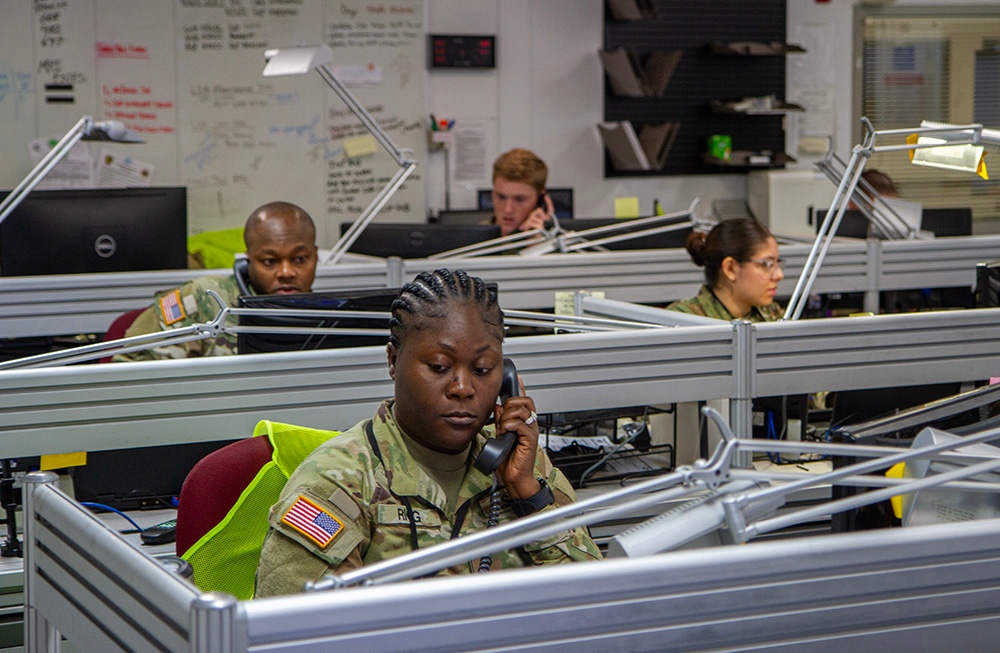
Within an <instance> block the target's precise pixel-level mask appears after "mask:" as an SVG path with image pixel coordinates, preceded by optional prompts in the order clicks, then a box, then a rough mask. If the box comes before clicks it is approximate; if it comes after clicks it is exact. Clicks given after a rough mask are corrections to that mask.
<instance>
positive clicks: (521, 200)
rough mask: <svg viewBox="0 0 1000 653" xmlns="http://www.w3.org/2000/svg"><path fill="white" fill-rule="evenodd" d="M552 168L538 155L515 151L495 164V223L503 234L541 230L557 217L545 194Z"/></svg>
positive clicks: (501, 156) (504, 154) (505, 155)
mask: <svg viewBox="0 0 1000 653" xmlns="http://www.w3.org/2000/svg"><path fill="white" fill-rule="evenodd" d="M548 174H549V169H548V167H547V166H546V165H545V162H544V161H542V160H541V159H539V158H538V157H537V156H536V155H535V154H534V152H531V151H529V150H525V149H522V148H515V149H513V150H510V151H509V152H504V153H503V154H501V155H500V157H499V158H498V159H497V160H496V161H495V162H494V163H493V222H494V224H498V225H500V235H502V236H509V235H510V234H512V233H514V232H517V231H528V230H530V229H540V228H542V227H544V226H545V223H546V222H548V221H550V220H551V219H552V218H551V216H552V215H554V214H555V206H554V205H553V204H552V198H551V197H549V196H548V195H547V194H546V192H545V181H546V178H547V177H548Z"/></svg>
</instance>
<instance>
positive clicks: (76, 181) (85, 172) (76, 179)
mask: <svg viewBox="0 0 1000 653" xmlns="http://www.w3.org/2000/svg"><path fill="white" fill-rule="evenodd" d="M56 143H58V140H57V139H55V138H36V139H35V140H33V141H31V143H29V144H28V150H29V152H30V154H31V165H32V166H37V165H38V164H39V163H41V161H42V159H44V158H45V156H46V155H47V154H48V153H49V152H50V151H52V148H53V147H55V145H56ZM93 187H94V157H92V156H91V155H90V150H89V149H88V148H87V144H86V143H80V142H78V143H77V144H76V145H74V146H73V147H72V149H70V151H69V152H68V153H67V154H66V155H65V156H64V157H63V158H62V160H61V161H59V163H57V164H56V165H55V166H54V167H53V168H52V169H51V170H50V171H49V173H48V174H47V175H45V177H44V178H42V180H41V181H40V182H38V184H37V185H36V186H35V188H37V189H38V190H45V189H48V190H60V189H69V188H93Z"/></svg>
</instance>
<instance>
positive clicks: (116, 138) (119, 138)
mask: <svg viewBox="0 0 1000 653" xmlns="http://www.w3.org/2000/svg"><path fill="white" fill-rule="evenodd" d="M80 140H84V141H113V142H116V143H145V142H146V141H144V140H142V139H141V138H139V135H138V134H136V133H135V132H133V131H131V130H130V129H127V128H126V127H125V125H123V124H122V123H120V122H118V121H117V120H105V121H102V122H95V123H92V124H91V125H90V127H89V128H88V129H87V130H86V131H85V132H84V134H83V137H82V138H81V139H80Z"/></svg>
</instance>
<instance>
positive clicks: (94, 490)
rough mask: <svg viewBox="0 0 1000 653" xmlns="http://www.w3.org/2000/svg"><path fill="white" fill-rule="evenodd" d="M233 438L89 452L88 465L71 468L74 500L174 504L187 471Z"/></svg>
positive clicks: (128, 505)
mask: <svg viewBox="0 0 1000 653" xmlns="http://www.w3.org/2000/svg"><path fill="white" fill-rule="evenodd" d="M231 442H232V440H222V441H213V442H188V443H184V444H169V445H161V446H157V447H137V448H134V449H115V450H109V451H91V452H90V453H88V454H87V464H86V465H81V466H80V467H71V468H70V469H69V475H70V476H71V477H72V479H73V494H74V498H76V500H77V501H92V502H95V503H103V504H105V505H108V506H111V507H112V508H117V509H118V510H141V509H153V508H171V507H176V499H177V497H178V496H179V495H180V493H181V486H182V485H184V479H185V478H187V475H188V472H190V471H191V468H192V467H194V466H195V465H196V464H197V463H198V461H199V460H201V459H202V458H204V457H205V456H207V455H208V454H210V453H212V452H213V451H215V450H216V449H221V448H222V447H224V446H226V445H227V444H229V443H231Z"/></svg>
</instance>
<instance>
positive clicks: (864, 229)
mask: <svg viewBox="0 0 1000 653" xmlns="http://www.w3.org/2000/svg"><path fill="white" fill-rule="evenodd" d="M826 213H827V212H826V211H824V210H820V211H817V212H816V231H819V227H820V225H822V224H823V219H824V218H825V217H826ZM920 229H921V230H923V231H930V232H931V233H933V234H934V235H935V236H937V237H939V238H941V237H947V236H971V235H972V209H970V208H962V209H928V208H925V209H923V212H922V213H921V217H920ZM837 235H838V236H842V237H844V238H867V237H868V219H867V218H866V217H865V216H864V215H863V214H862V213H861V212H860V211H844V217H843V218H842V219H841V221H840V226H839V227H838V228H837Z"/></svg>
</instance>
